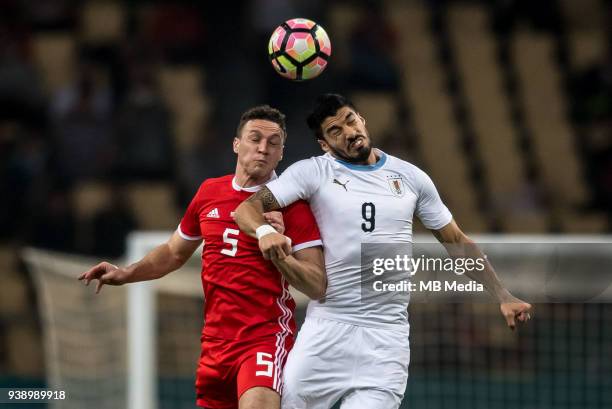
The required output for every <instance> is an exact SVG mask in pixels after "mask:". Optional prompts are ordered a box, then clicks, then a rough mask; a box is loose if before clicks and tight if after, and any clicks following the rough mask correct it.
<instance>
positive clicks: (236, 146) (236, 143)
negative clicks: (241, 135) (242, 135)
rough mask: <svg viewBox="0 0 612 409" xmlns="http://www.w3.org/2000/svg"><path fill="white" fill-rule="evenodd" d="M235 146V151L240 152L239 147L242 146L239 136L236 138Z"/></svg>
mask: <svg viewBox="0 0 612 409" xmlns="http://www.w3.org/2000/svg"><path fill="white" fill-rule="evenodd" d="M232 145H233V148H234V153H236V154H237V153H238V148H239V147H240V139H238V138H234V142H233V144H232Z"/></svg>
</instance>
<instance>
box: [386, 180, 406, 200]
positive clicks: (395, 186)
mask: <svg viewBox="0 0 612 409" xmlns="http://www.w3.org/2000/svg"><path fill="white" fill-rule="evenodd" d="M387 182H388V183H389V188H390V189H391V193H393V194H394V195H395V196H397V197H402V196H404V193H405V191H406V190H405V189H404V180H403V179H402V177H401V176H400V175H397V174H396V175H391V176H387Z"/></svg>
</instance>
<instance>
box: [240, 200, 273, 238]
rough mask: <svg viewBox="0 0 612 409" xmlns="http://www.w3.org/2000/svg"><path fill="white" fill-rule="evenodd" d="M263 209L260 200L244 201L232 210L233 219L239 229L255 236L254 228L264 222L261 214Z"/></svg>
mask: <svg viewBox="0 0 612 409" xmlns="http://www.w3.org/2000/svg"><path fill="white" fill-rule="evenodd" d="M263 213H264V209H263V205H262V203H261V201H260V200H247V201H244V202H242V203H241V204H240V206H238V207H237V208H236V210H235V211H234V220H235V221H236V224H237V225H238V227H240V230H242V231H243V232H244V233H246V234H248V235H249V236H251V237H257V236H256V234H255V230H256V229H257V228H258V227H259V226H261V225H262V224H266V223H267V222H266V219H265V218H264V216H263Z"/></svg>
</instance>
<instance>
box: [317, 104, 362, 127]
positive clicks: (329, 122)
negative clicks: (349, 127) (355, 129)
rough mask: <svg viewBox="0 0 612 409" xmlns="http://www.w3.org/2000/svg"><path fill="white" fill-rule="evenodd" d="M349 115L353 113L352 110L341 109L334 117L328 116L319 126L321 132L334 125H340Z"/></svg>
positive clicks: (347, 108)
mask: <svg viewBox="0 0 612 409" xmlns="http://www.w3.org/2000/svg"><path fill="white" fill-rule="evenodd" d="M349 113H352V114H354V113H355V111H353V109H351V108H350V107H342V108H340V109H339V110H338V111H336V115H334V116H328V117H327V118H325V120H324V121H323V123H322V124H321V127H322V128H323V130H326V129H328V128H330V127H332V126H334V125H340V124H342V123H343V122H344V119H345V118H346V116H347V115H348V114H349Z"/></svg>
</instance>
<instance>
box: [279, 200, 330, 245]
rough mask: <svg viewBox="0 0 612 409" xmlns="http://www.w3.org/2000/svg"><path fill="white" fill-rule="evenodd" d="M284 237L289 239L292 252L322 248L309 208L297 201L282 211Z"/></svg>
mask: <svg viewBox="0 0 612 409" xmlns="http://www.w3.org/2000/svg"><path fill="white" fill-rule="evenodd" d="M283 220H284V222H285V236H287V237H289V238H290V239H291V243H292V245H293V251H294V252H296V251H299V250H302V249H305V248H308V247H315V246H323V242H322V241H321V234H320V233H319V227H318V226H317V221H316V220H315V217H314V215H313V214H312V211H311V210H310V206H309V205H308V203H306V202H305V201H303V200H299V201H297V202H295V203H293V204H292V205H290V206H289V207H287V208H286V209H285V210H284V211H283Z"/></svg>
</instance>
